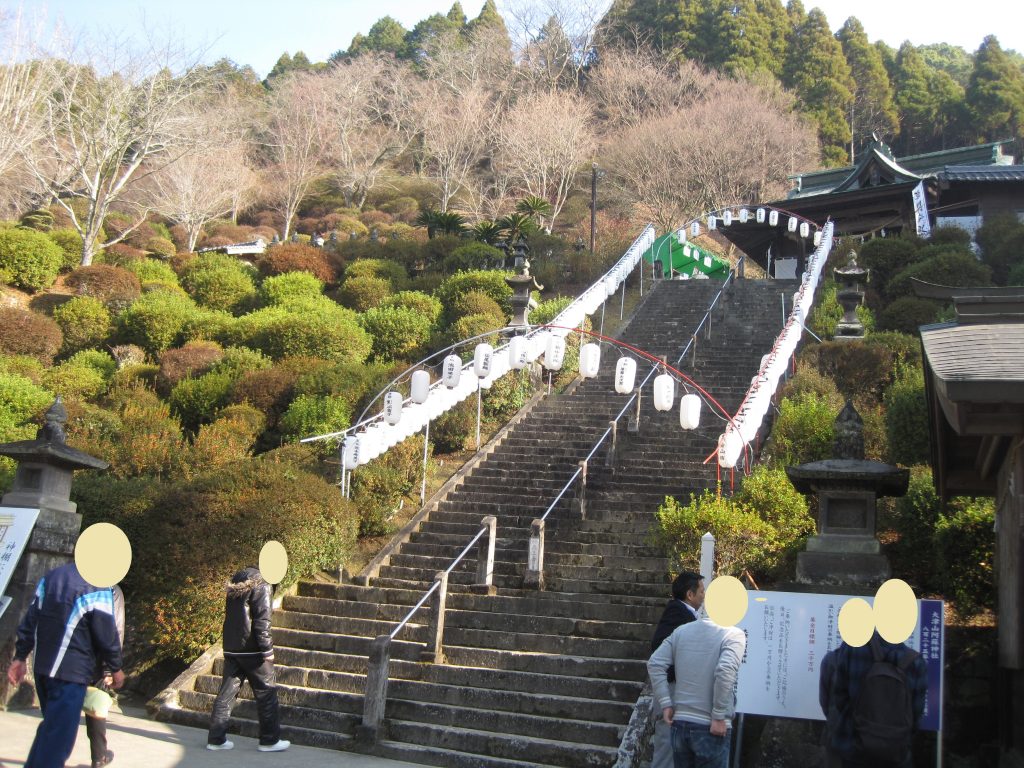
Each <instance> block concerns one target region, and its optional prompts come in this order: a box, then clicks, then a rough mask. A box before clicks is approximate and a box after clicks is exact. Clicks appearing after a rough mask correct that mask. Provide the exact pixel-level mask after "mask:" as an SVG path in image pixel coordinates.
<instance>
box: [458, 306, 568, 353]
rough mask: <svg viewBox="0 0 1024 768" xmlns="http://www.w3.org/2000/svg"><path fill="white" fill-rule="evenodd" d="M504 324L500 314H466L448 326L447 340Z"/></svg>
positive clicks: (460, 337) (486, 330) (461, 337)
mask: <svg viewBox="0 0 1024 768" xmlns="http://www.w3.org/2000/svg"><path fill="white" fill-rule="evenodd" d="M504 326H505V318H503V317H500V316H499V315H466V316H465V317H460V318H459V319H458V320H456V321H455V322H454V323H452V325H451V327H449V328H448V332H447V334H446V341H447V342H448V344H455V343H457V342H459V341H463V340H465V339H472V338H473V337H475V336H480V335H482V334H485V333H487V332H488V331H495V330H498V329H499V328H503V327H504ZM495 335H496V334H495ZM479 341H486V339H480V340H479ZM494 341H496V339H492V340H491V343H494ZM566 353H567V354H568V349H566Z"/></svg>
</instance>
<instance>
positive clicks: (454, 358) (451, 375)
mask: <svg viewBox="0 0 1024 768" xmlns="http://www.w3.org/2000/svg"><path fill="white" fill-rule="evenodd" d="M461 377H462V358H460V357H459V356H458V355H448V357H446V358H445V359H444V367H443V372H442V374H441V381H443V382H444V385H445V386H446V387H448V389H454V388H455V387H457V386H458V385H459V379H460V378H461Z"/></svg>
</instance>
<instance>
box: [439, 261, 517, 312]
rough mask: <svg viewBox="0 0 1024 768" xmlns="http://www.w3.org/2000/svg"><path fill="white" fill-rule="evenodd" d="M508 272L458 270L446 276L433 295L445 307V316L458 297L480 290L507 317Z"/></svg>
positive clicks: (510, 296)
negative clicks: (496, 304)
mask: <svg viewBox="0 0 1024 768" xmlns="http://www.w3.org/2000/svg"><path fill="white" fill-rule="evenodd" d="M508 274H509V273H507V272H496V271H487V270H475V271H470V272H459V273H457V274H454V275H452V276H451V277H449V278H447V279H446V280H445V281H444V282H443V283H441V285H439V286H438V288H437V291H436V292H435V293H434V296H435V297H436V298H437V299H438V300H439V301H440V302H441V305H442V306H443V307H445V314H446V317H450V315H449V314H448V313H449V312H450V311H451V309H450V308H452V307H454V306H455V305H456V302H457V301H458V299H459V298H460V297H461V296H463V295H465V294H467V293H469V292H470V291H480V292H481V293H485V294H487V295H488V296H490V297H491V298H492V299H494V301H496V302H497V303H498V306H499V307H501V312H502V314H503V315H504V316H505V317H508V316H509V315H510V314H511V312H512V289H511V288H510V287H509V285H508V283H506V282H505V277H506V276H507V275H508Z"/></svg>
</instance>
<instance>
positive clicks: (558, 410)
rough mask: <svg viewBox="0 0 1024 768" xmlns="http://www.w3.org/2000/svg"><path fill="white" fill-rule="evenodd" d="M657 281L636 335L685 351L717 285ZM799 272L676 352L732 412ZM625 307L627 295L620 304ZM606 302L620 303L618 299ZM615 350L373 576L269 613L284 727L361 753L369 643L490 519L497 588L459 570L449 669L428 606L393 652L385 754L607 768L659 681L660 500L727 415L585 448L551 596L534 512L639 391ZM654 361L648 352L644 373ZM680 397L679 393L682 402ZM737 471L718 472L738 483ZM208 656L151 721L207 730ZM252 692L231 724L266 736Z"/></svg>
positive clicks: (452, 495)
mask: <svg viewBox="0 0 1024 768" xmlns="http://www.w3.org/2000/svg"><path fill="white" fill-rule="evenodd" d="M655 286H656V287H655V288H654V289H653V290H651V291H649V292H648V294H647V295H646V296H645V299H644V301H643V303H642V305H641V306H640V307H639V309H638V310H637V311H636V313H635V315H634V317H633V319H632V321H631V322H629V324H628V325H627V326H626V327H625V329H624V332H623V333H622V334H621V338H622V340H623V341H625V342H627V343H629V344H631V345H633V346H636V347H639V348H641V349H643V350H646V351H648V352H650V353H653V354H654V355H665V356H667V358H668V362H669V363H670V364H671V363H673V362H674V361H675V360H676V359H677V357H678V356H679V354H680V352H681V351H682V349H683V348H684V346H685V345H686V343H687V341H688V339H689V338H690V336H691V334H692V333H693V331H694V329H696V328H697V326H698V324H699V323H700V322H701V319H702V317H703V315H704V313H705V311H706V309H707V307H708V306H709V304H710V303H711V301H712V299H713V298H714V297H715V295H716V294H717V293H718V292H719V291H720V290H721V288H722V283H720V282H718V281H710V280H692V281H662V282H658V283H656V284H655ZM794 290H795V283H784V282H775V281H771V282H763V281H752V280H738V281H734V282H732V283H730V284H729V285H728V287H727V288H726V290H725V292H724V295H723V296H722V297H721V299H720V301H719V304H718V307H717V308H716V309H715V311H714V312H713V313H712V314H711V318H710V335H709V336H707V337H706V336H705V331H703V330H702V331H701V332H700V334H698V338H697V344H696V354H695V355H692V354H689V353H688V354H687V355H686V357H685V359H684V360H683V361H682V362H681V363H680V364H679V365H678V366H677V367H678V368H680V369H681V370H682V371H683V372H684V373H687V374H688V375H690V376H691V377H693V378H694V379H695V380H696V381H697V382H698V383H699V384H700V385H701V386H702V387H704V389H706V390H707V391H708V392H710V393H711V394H712V395H713V396H714V397H715V398H717V399H718V400H719V401H720V402H721V404H722V405H723V406H724V407H725V408H726V409H727V410H728V411H729V412H734V411H735V409H736V408H737V407H738V404H739V402H740V400H741V398H742V397H743V394H744V392H745V391H746V389H747V387H748V386H749V383H750V379H751V377H752V376H753V375H754V374H755V373H756V371H757V368H758V364H759V362H760V359H761V356H762V355H764V354H765V353H766V352H767V351H768V350H769V349H770V347H771V344H772V340H773V339H774V337H775V336H776V335H777V333H778V332H779V330H780V328H781V326H782V303H783V298H782V297H787V299H788V297H789V296H790V295H791V294H792V293H793V291H794ZM612 306H614V304H613V305H612ZM609 311H611V309H610V310H609ZM617 357H618V352H617V350H616V349H615V348H614V347H612V346H610V345H606V346H604V347H603V348H602V366H601V369H602V371H601V373H600V375H599V376H598V377H597V378H596V379H591V380H587V381H585V382H582V383H580V384H579V385H578V386H576V387H575V388H574V389H572V390H571V391H570V392H567V393H566V394H553V395H549V396H547V397H546V398H544V399H543V400H541V401H540V402H539V403H538V404H537V405H535V406H534V407H533V408H532V410H530V411H529V413H527V414H525V416H524V417H523V418H522V419H521V420H519V421H518V423H516V424H515V426H514V427H513V428H511V429H510V430H509V431H508V432H507V433H506V434H505V435H504V437H503V438H502V439H500V441H499V442H498V444H497V445H496V446H494V447H493V450H491V452H490V453H489V454H488V455H486V456H484V457H483V458H482V459H481V460H479V462H478V463H477V464H476V465H475V467H474V468H473V469H472V470H471V471H470V472H469V473H468V474H466V476H465V477H464V478H463V480H462V482H461V483H460V484H459V485H458V486H457V487H456V488H454V490H452V491H450V492H449V493H448V494H447V496H446V498H444V499H443V500H442V501H440V502H439V504H438V505H437V508H436V509H435V510H432V511H431V512H430V514H429V518H428V519H426V520H425V521H424V522H422V524H421V525H420V526H419V529H418V530H417V531H416V532H415V533H413V534H412V535H411V537H410V539H409V540H408V541H407V542H406V543H405V544H403V545H402V546H401V548H400V549H399V550H398V551H397V553H396V554H394V555H392V556H391V557H390V561H389V562H388V563H387V564H386V565H384V566H383V567H381V568H380V570H379V574H378V575H377V576H376V577H375V578H373V579H371V580H370V583H369V585H368V586H359V585H356V584H332V583H323V582H315V581H304V582H302V583H300V584H299V586H298V590H297V594H294V595H289V596H286V597H285V598H284V602H283V606H282V609H281V610H278V611H276V612H275V614H274V620H273V623H274V641H275V646H276V664H277V674H278V683H279V686H280V699H281V717H282V724H283V729H282V731H283V737H284V738H288V739H291V740H292V741H294V742H296V743H300V744H310V745H317V746H323V747H334V748H339V749H354V748H356V744H355V740H354V738H353V734H354V729H355V727H356V726H357V724H358V723H359V721H360V718H361V714H362V711H363V709H362V708H363V691H364V690H365V684H366V671H367V656H368V653H369V651H370V645H371V642H372V640H373V638H374V637H376V636H378V635H381V634H388V633H389V632H391V630H392V629H393V628H394V627H395V626H396V624H397V623H398V622H399V621H401V619H402V618H403V617H404V616H405V615H406V614H407V613H408V611H409V609H410V608H411V607H412V606H413V605H414V604H415V603H416V602H417V600H419V598H420V597H421V596H422V595H423V594H424V592H425V591H426V590H427V589H428V588H429V587H430V585H431V583H432V581H433V579H434V576H435V574H436V573H437V572H438V571H442V570H444V569H445V568H447V567H448V565H449V564H450V563H451V562H452V561H453V560H454V559H455V557H456V556H457V555H458V554H459V553H460V552H461V551H462V549H463V548H464V547H465V545H466V544H467V543H468V542H469V540H470V539H471V538H472V537H473V536H474V535H475V534H476V533H477V531H478V530H479V529H480V522H481V518H483V517H484V516H486V515H494V516H495V517H496V518H497V543H496V553H495V564H494V584H495V586H496V587H497V590H496V591H497V594H496V595H484V594H476V593H474V591H473V590H472V588H471V584H472V582H473V581H474V576H475V573H474V571H475V562H472V558H471V559H470V562H469V563H466V562H463V563H462V564H461V565H460V566H459V567H458V568H456V569H455V570H454V571H453V572H452V573H451V576H450V579H449V585H448V599H447V611H446V618H445V629H444V635H443V637H444V653H445V656H446V663H444V664H431V663H425V662H421V661H419V655H420V652H421V651H422V650H423V644H424V643H425V642H427V631H428V626H427V625H428V623H429V615H427V611H426V610H425V609H422V610H421V611H420V612H419V613H417V614H416V615H415V617H414V618H413V620H412V622H411V623H410V624H409V625H407V627H406V628H405V629H403V630H402V632H401V633H400V634H399V635H398V637H397V638H396V640H395V642H393V643H392V646H391V665H390V685H389V688H388V697H387V706H386V711H385V717H386V719H385V728H384V733H383V736H382V738H381V739H380V740H379V741H378V742H377V744H376V747H375V749H374V752H375V754H378V755H381V756H384V757H390V758H394V759H399V760H405V761H409V762H414V763H423V764H427V765H439V766H451V767H454V768H481V767H483V768H525V767H526V766H542V767H543V766H563V767H571V768H582V767H583V766H595V767H596V766H602V767H604V766H612V765H614V764H615V762H616V757H617V751H618V748H619V744H620V741H621V739H622V736H623V732H624V730H625V727H626V725H627V723H628V722H629V719H630V716H631V714H632V712H633V709H634V704H635V702H636V700H637V697H638V695H639V693H640V691H641V688H642V686H643V683H644V681H645V678H646V670H645V666H644V665H645V661H646V658H647V656H648V655H649V643H650V637H651V633H652V630H653V626H654V624H655V622H656V621H657V619H658V617H659V615H660V613H661V610H662V608H663V606H664V604H665V602H666V600H667V598H668V596H669V594H670V576H669V567H670V566H669V564H668V562H667V561H666V560H665V558H664V557H663V556H662V553H661V552H660V551H659V549H657V548H656V547H655V546H654V545H653V542H652V537H651V530H652V526H653V523H654V520H655V512H656V510H657V509H658V506H659V505H660V504H661V503H662V502H663V500H664V498H665V496H666V495H673V496H676V497H681V498H683V499H686V498H688V497H689V495H690V494H691V493H696V492H699V491H700V490H702V489H704V488H709V487H714V485H715V482H716V479H717V478H716V471H717V463H716V462H715V461H714V460H712V461H711V462H709V463H707V464H705V463H704V460H705V458H706V457H708V455H709V454H710V453H711V452H712V451H714V449H715V446H716V442H717V437H718V435H719V434H720V433H721V431H722V429H723V422H722V421H721V420H720V419H719V418H716V417H715V415H714V414H712V413H711V412H710V411H709V409H708V408H707V406H705V407H704V409H703V412H702V418H701V426H700V428H698V429H697V430H693V431H684V430H682V429H681V428H680V426H679V416H678V410H677V409H673V410H672V411H668V412H658V411H656V410H655V409H654V408H653V405H652V402H651V397H650V394H649V393H650V386H648V387H645V390H644V393H643V396H642V398H641V405H640V411H639V424H638V430H637V431H636V432H629V431H627V428H626V419H625V418H623V419H622V423H621V424H620V425H619V427H618V440H617V446H616V450H615V455H614V460H613V461H612V463H611V466H606V462H607V461H608V458H609V457H608V454H607V446H608V444H607V443H606V444H605V446H604V447H603V448H602V449H601V451H600V452H599V453H598V454H597V455H596V456H595V457H594V459H593V460H592V461H591V462H590V467H589V471H588V483H587V491H586V518H585V519H580V515H579V512H578V510H577V511H574V508H573V495H574V494H568V495H567V496H566V497H565V498H563V499H562V500H561V501H560V502H559V503H558V504H557V505H556V506H555V508H554V509H553V510H552V512H551V515H550V516H549V518H548V520H547V527H546V549H545V562H544V580H545V583H546V588H545V589H544V590H543V591H538V590H536V589H529V588H525V587H524V573H525V569H526V562H527V548H528V540H529V532H530V525H531V522H532V521H533V520H534V519H535V518H538V517H540V516H541V515H542V514H544V512H545V510H546V509H547V508H548V507H549V506H550V505H551V503H552V501H553V499H554V498H555V496H556V495H557V494H558V492H559V491H560V490H561V489H562V487H563V486H564V485H565V483H566V481H567V480H568V479H569V478H570V477H571V476H572V474H573V472H574V471H575V470H576V468H577V466H578V462H579V461H580V460H581V459H583V458H585V457H586V455H587V454H588V453H589V452H590V450H591V448H592V447H593V445H594V444H595V442H596V441H597V439H598V438H599V437H600V436H601V434H602V433H603V432H604V431H605V429H606V428H607V427H608V424H609V421H610V420H611V419H613V418H615V416H616V415H617V414H618V413H619V411H620V410H621V409H622V407H623V405H624V404H625V402H626V400H627V399H628V398H627V396H625V395H619V394H616V393H615V391H614V386H613V376H614V367H615V360H616V359H617ZM649 369H650V366H649V365H648V364H646V363H643V362H642V361H641V362H640V363H639V365H638V369H637V383H639V382H640V381H642V379H643V376H645V375H646V373H647V371H648V370H649ZM679 394H681V392H679V391H678V390H677V396H678V395H679ZM728 483H729V478H725V484H726V485H728ZM220 672H221V660H220V659H219V658H217V657H216V655H215V654H213V653H210V654H208V655H207V656H206V657H204V659H202V660H200V662H197V664H196V665H193V668H192V670H191V671H190V672H189V673H186V675H183V676H182V678H179V681H177V685H176V686H175V687H174V689H173V690H169V691H167V692H165V693H164V694H162V696H161V697H160V700H161V702H162V703H161V704H160V706H159V707H158V709H157V712H156V715H157V717H159V718H162V719H168V720H172V721H175V722H179V723H186V724H191V725H199V726H205V725H206V724H207V722H208V717H209V714H208V713H209V711H210V709H211V706H212V703H213V700H214V697H215V695H216V693H217V690H218V686H219V684H220V680H219V675H220ZM255 718H256V712H255V707H254V704H253V701H252V700H251V698H250V694H248V691H247V689H245V690H244V691H243V695H242V698H241V700H240V702H239V703H238V704H237V705H236V707H235V710H234V713H233V717H232V723H231V727H232V729H233V730H234V731H235V732H241V733H243V734H246V735H250V736H252V735H255V734H256V721H255Z"/></svg>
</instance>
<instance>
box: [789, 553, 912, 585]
mask: <svg viewBox="0 0 1024 768" xmlns="http://www.w3.org/2000/svg"><path fill="white" fill-rule="evenodd" d="M890 576H892V568H891V567H890V566H889V558H887V557H886V556H885V555H870V554H839V553H835V552H801V553H800V554H799V555H797V558H796V580H797V582H799V583H801V584H836V585H843V584H853V585H859V586H865V587H877V586H880V585H881V584H882V582H884V581H886V580H887V579H889V577H890Z"/></svg>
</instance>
